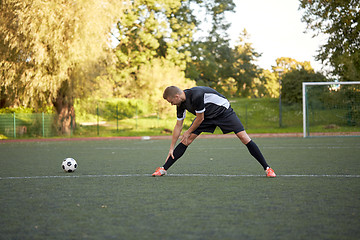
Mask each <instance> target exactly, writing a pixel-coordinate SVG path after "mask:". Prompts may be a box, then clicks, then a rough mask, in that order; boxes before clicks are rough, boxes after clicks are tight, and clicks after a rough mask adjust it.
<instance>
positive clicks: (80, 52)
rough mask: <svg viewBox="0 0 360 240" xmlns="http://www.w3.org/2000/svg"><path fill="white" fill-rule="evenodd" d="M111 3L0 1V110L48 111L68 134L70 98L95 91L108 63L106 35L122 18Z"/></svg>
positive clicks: (118, 6)
mask: <svg viewBox="0 0 360 240" xmlns="http://www.w3.org/2000/svg"><path fill="white" fill-rule="evenodd" d="M115 2H116V1H110V0H109V1H106V0H104V1H101V2H98V1H96V0H81V1H76V2H75V1H64V2H58V1H55V0H51V1H41V0H34V1H18V0H3V1H1V6H0V10H1V15H0V50H1V59H0V61H1V62H0V71H1V72H0V79H1V83H0V84H1V85H0V87H1V101H0V102H1V104H3V105H2V106H0V107H3V106H29V107H34V108H35V109H41V108H44V107H46V106H53V107H54V108H55V110H56V112H57V113H58V115H59V129H60V130H61V131H62V132H67V131H69V129H70V124H71V122H73V123H74V122H75V121H71V120H74V118H75V113H74V109H73V100H74V98H76V97H82V96H84V95H86V94H90V93H91V92H92V90H93V89H94V88H97V87H98V86H99V83H98V82H96V76H97V75H99V73H101V71H102V70H103V69H104V66H105V65H106V63H107V62H108V61H109V55H108V53H109V51H108V49H109V47H108V39H109V35H108V34H109V32H110V27H111V25H112V24H113V22H114V20H115V18H114V16H115V13H116V14H118V15H121V13H122V12H121V9H122V6H121V4H117V3H115ZM4 98H5V99H6V100H5V101H4Z"/></svg>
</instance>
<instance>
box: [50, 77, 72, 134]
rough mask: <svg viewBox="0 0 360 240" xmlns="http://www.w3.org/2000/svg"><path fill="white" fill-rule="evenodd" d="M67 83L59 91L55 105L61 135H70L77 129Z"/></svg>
mask: <svg viewBox="0 0 360 240" xmlns="http://www.w3.org/2000/svg"><path fill="white" fill-rule="evenodd" d="M67 90H68V85H67V82H64V84H63V86H62V87H61V88H60V89H59V93H58V96H57V98H56V99H55V100H54V101H53V105H54V107H55V109H56V112H57V115H58V116H57V127H58V131H59V133H61V134H70V133H71V131H72V130H74V129H75V109H74V104H73V101H72V99H70V98H71V97H70V96H68V94H69V91H67Z"/></svg>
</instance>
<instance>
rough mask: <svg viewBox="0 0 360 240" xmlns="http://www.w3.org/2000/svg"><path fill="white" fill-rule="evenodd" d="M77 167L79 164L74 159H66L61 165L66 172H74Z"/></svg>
mask: <svg viewBox="0 0 360 240" xmlns="http://www.w3.org/2000/svg"><path fill="white" fill-rule="evenodd" d="M77 166H78V164H77V162H76V161H75V159H73V158H65V159H64V161H63V162H62V164H61V167H62V169H64V171H65V172H74V171H75V170H76V168H77Z"/></svg>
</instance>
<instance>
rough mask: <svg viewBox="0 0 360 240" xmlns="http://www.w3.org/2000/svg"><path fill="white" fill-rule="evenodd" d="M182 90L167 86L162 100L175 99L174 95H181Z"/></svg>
mask: <svg viewBox="0 0 360 240" xmlns="http://www.w3.org/2000/svg"><path fill="white" fill-rule="evenodd" d="M181 93H182V90H181V89H180V88H178V87H176V86H169V87H167V88H165V91H164V94H163V98H164V99H168V97H175V95H176V94H181Z"/></svg>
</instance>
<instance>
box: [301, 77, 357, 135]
mask: <svg viewBox="0 0 360 240" xmlns="http://www.w3.org/2000/svg"><path fill="white" fill-rule="evenodd" d="M350 84H360V82H357V81H354V82H303V83H302V100H303V133H304V138H306V137H308V136H307V124H306V120H307V111H306V105H307V102H306V100H307V98H306V87H307V86H311V85H329V86H330V85H350Z"/></svg>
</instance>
